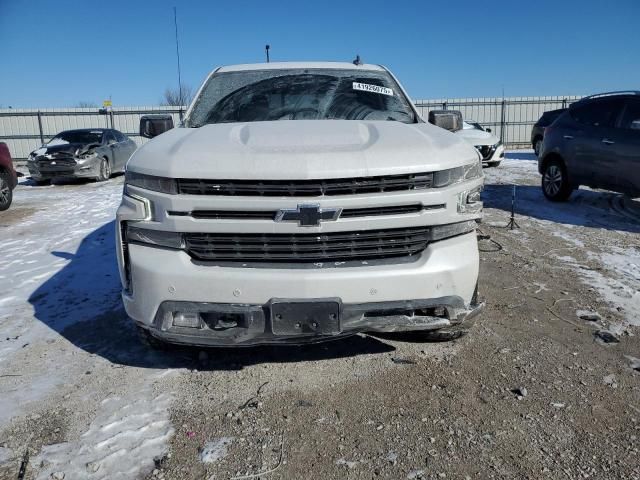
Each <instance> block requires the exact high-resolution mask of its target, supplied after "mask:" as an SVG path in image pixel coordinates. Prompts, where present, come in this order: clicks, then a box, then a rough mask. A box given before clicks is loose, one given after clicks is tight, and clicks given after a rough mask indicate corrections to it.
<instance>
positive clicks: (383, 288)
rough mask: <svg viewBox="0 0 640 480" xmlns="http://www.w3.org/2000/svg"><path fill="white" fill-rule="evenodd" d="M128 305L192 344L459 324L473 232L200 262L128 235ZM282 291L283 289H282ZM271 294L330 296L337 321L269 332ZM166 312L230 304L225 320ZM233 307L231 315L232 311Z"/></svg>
mask: <svg viewBox="0 0 640 480" xmlns="http://www.w3.org/2000/svg"><path fill="white" fill-rule="evenodd" d="M127 255H128V259H129V270H130V276H131V291H130V292H127V291H125V292H123V301H124V305H125V309H126V311H127V313H128V315H129V316H130V317H131V318H132V319H133V320H134V321H135V322H136V323H137V324H138V325H140V326H141V327H143V328H146V329H148V330H149V332H150V333H151V334H152V335H153V336H155V337H158V338H160V339H162V340H165V341H168V342H172V343H182V344H191V345H209V346H215V345H221V346H224V345H255V344H265V343H291V342H293V343H302V342H316V341H324V340H329V339H332V338H336V337H339V336H342V335H349V334H353V333H357V332H364V331H374V332H394V331H412V330H423V331H424V330H436V329H442V328H450V327H456V326H458V327H466V326H467V324H468V323H469V322H470V321H471V320H472V319H473V318H474V317H475V316H476V315H477V314H478V313H479V312H480V311H481V309H482V305H481V304H478V303H477V301H476V295H475V292H476V285H477V279H478V264H479V258H478V248H477V240H476V235H475V233H469V234H465V235H460V236H458V237H454V238H450V239H447V240H441V241H438V242H434V243H431V244H430V245H429V246H428V247H427V248H426V249H425V250H424V251H423V252H422V253H421V254H420V255H419V257H418V258H417V259H416V260H415V261H413V262H408V263H398V264H379V265H367V266H361V267H350V268H313V269H296V268H242V267H223V266H214V265H203V264H198V263H197V262H194V261H193V260H192V259H191V257H190V256H189V255H188V254H186V253H185V252H183V251H174V250H169V249H162V248H154V247H149V246H143V245H138V244H129V245H128V252H127ZM283 297H284V298H283ZM274 302H278V303H297V302H307V303H309V304H312V303H314V302H325V303H327V302H331V303H335V304H336V305H338V307H337V308H339V325H338V326H335V325H334V328H332V329H331V332H330V333H327V332H325V331H320V332H318V331H315V332H314V331H307V332H305V331H304V328H303V329H302V330H301V333H300V334H295V335H289V334H284V335H282V334H280V335H278V334H275V333H274V330H273V325H272V319H271V310H272V305H273V304H274ZM174 312H176V313H177V312H198V313H199V314H202V316H203V318H204V317H206V318H216V315H218V316H219V315H220V314H225V315H226V314H231V315H235V316H234V317H233V318H235V319H236V320H238V319H239V318H240V321H238V322H237V325H238V326H237V327H234V328H230V329H216V328H210V327H209V326H208V324H207V322H202V324H201V325H199V326H198V328H191V327H178V326H174V325H173V315H174ZM238 315H239V316H238Z"/></svg>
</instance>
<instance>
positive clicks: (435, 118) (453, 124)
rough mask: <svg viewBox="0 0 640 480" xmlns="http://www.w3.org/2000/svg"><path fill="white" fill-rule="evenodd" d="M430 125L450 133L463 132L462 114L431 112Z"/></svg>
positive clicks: (444, 111)
mask: <svg viewBox="0 0 640 480" xmlns="http://www.w3.org/2000/svg"><path fill="white" fill-rule="evenodd" d="M429 123H433V124H434V125H435V126H436V127H440V128H444V129H445V130H449V131H450V132H457V131H458V130H462V113H461V112H459V111H458V110H431V111H430V112H429Z"/></svg>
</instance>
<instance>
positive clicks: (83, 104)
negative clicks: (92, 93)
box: [76, 101, 98, 108]
mask: <svg viewBox="0 0 640 480" xmlns="http://www.w3.org/2000/svg"><path fill="white" fill-rule="evenodd" d="M76 107H78V108H98V104H96V103H94V102H84V101H82V102H78V103H77V105H76Z"/></svg>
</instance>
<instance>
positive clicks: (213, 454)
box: [200, 437, 234, 463]
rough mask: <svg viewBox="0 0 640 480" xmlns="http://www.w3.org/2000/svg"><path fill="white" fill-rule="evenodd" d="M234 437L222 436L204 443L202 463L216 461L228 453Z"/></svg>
mask: <svg viewBox="0 0 640 480" xmlns="http://www.w3.org/2000/svg"><path fill="white" fill-rule="evenodd" d="M233 440H234V437H220V438H217V439H215V440H212V441H210V442H207V443H205V444H204V447H202V450H201V451H200V461H201V462H202V463H215V462H217V461H218V460H220V459H222V458H224V457H226V456H227V455H228V452H227V447H228V446H229V445H231V443H232V442H233Z"/></svg>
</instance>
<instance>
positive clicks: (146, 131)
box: [140, 115, 173, 138]
mask: <svg viewBox="0 0 640 480" xmlns="http://www.w3.org/2000/svg"><path fill="white" fill-rule="evenodd" d="M172 128H173V117H172V116H171V115H144V116H142V117H140V136H141V137H145V138H153V137H157V136H158V135H160V134H161V133H164V132H166V131H167V130H171V129H172Z"/></svg>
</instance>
